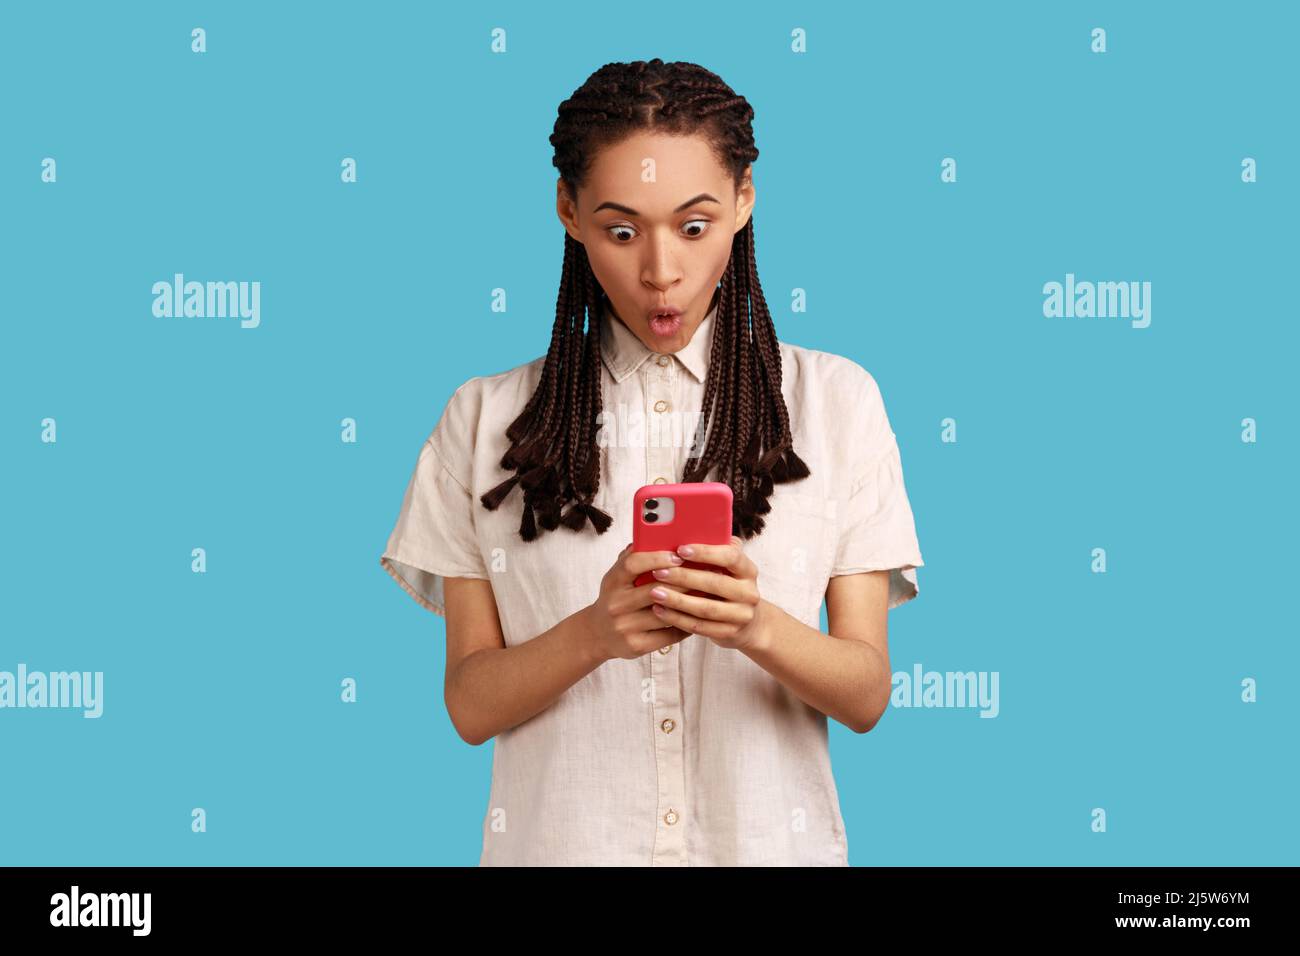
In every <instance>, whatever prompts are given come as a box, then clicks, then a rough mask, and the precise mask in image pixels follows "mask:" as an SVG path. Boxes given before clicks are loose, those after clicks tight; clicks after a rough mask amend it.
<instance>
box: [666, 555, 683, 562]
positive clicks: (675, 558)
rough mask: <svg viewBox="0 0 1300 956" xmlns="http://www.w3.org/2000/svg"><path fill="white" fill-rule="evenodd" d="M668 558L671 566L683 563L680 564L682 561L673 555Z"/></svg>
mask: <svg viewBox="0 0 1300 956" xmlns="http://www.w3.org/2000/svg"><path fill="white" fill-rule="evenodd" d="M668 558H669V560H671V561H672V563H673V564H681V563H683V562H682V559H681V558H679V557H677V555H675V554H670V555H668Z"/></svg>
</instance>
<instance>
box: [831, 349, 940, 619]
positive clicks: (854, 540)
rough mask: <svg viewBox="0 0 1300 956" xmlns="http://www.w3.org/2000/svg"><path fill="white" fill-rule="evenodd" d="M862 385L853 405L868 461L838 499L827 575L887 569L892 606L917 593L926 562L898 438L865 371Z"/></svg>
mask: <svg viewBox="0 0 1300 956" xmlns="http://www.w3.org/2000/svg"><path fill="white" fill-rule="evenodd" d="M864 374H866V373H865V372H864ZM864 388H865V392H864V398H863V401H862V403H861V404H859V405H858V406H857V409H858V411H859V412H860V413H861V414H862V415H864V416H865V419H864V423H863V426H862V429H863V434H862V439H863V440H862V447H863V448H864V449H865V451H866V454H867V455H868V456H869V457H868V459H867V462H868V463H867V464H866V465H865V466H863V467H862V469H861V471H860V472H859V473H858V474H857V476H856V477H855V478H854V479H853V480H852V482H851V484H850V486H849V493H848V499H847V502H841V506H842V507H841V511H840V514H841V515H842V516H843V520H842V521H841V522H840V536H839V542H838V544H837V546H836V551H835V563H834V564H833V565H832V567H831V574H830V576H831V577H835V576H836V575H841V574H859V573H862V572H864V571H889V572H890V574H889V609H890V610H893V609H894V608H896V607H898V606H899V605H900V604H905V603H906V602H908V601H910V600H911V599H912V598H914V597H916V595H917V593H918V592H919V584H918V582H917V576H916V569H917V568H919V567H922V566H923V565H924V562H923V561H922V560H921V548H920V544H919V543H918V541H917V538H916V525H915V522H914V521H913V518H912V505H911V502H909V501H908V498H907V489H906V487H905V486H904V483H903V463H902V458H901V456H900V453H899V448H898V440H897V438H896V437H895V435H894V432H893V430H892V429H891V428H890V425H889V418H888V416H887V415H886V413H885V406H884V402H883V400H882V399H881V397H880V391H879V388H878V387H877V386H876V383H875V380H874V379H872V378H871V377H870V376H869V375H868V376H867V377H866V382H865V385H864Z"/></svg>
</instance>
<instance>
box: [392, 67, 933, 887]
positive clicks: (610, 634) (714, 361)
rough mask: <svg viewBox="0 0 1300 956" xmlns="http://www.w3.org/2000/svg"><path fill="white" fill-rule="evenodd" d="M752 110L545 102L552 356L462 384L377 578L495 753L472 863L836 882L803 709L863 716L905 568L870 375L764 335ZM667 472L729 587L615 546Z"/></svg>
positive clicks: (878, 700)
mask: <svg viewBox="0 0 1300 956" xmlns="http://www.w3.org/2000/svg"><path fill="white" fill-rule="evenodd" d="M752 117H753V110H752V109H751V108H750V106H749V104H748V103H747V102H746V101H745V99H744V98H743V97H741V96H738V95H736V93H735V92H734V91H733V90H732V89H731V88H730V87H728V86H727V85H726V84H725V83H724V82H722V80H721V79H719V78H718V77H717V76H716V75H714V74H713V73H711V72H709V71H708V70H705V69H703V68H701V67H699V66H696V65H694V64H690V63H664V62H663V61H661V60H659V59H654V60H650V61H648V62H635V63H627V64H625V63H611V64H608V65H606V66H603V67H601V68H600V69H599V70H597V71H596V72H595V73H594V74H592V76H591V77H590V78H589V79H588V80H587V81H586V83H584V84H583V85H582V86H581V87H580V88H579V89H578V90H577V91H575V92H574V94H573V96H572V97H570V98H569V99H568V100H566V101H565V102H563V103H562V104H560V108H559V117H558V119H557V121H556V123H555V130H554V133H553V134H552V136H551V143H552V145H553V146H554V147H555V158H554V163H555V165H556V167H557V168H558V169H559V173H560V176H559V181H558V188H557V211H558V214H559V218H560V221H561V222H562V223H563V225H564V229H565V233H566V234H565V239H564V269H563V273H562V276H561V281H560V293H559V300H558V303H557V307H556V318H555V326H554V328H553V329H552V332H551V342H550V349H549V351H548V352H547V354H546V355H545V356H542V357H539V358H537V359H535V360H534V361H532V362H529V363H527V364H525V365H521V366H518V367H516V368H513V369H510V370H509V371H505V372H501V373H499V374H496V375H487V376H478V377H475V378H471V379H470V380H469V381H467V382H465V383H464V384H462V385H461V386H460V387H459V388H458V389H456V391H455V394H454V395H453V396H452V397H451V399H450V400H449V401H448V402H447V405H446V407H445V408H444V410H443V413H442V416H441V418H440V419H439V421H438V423H437V425H436V427H435V428H434V429H433V432H432V434H431V435H430V436H429V438H428V439H427V440H426V441H425V443H424V446H423V449H422V451H421V454H420V456H419V460H418V462H417V465H416V468H415V472H414V474H413V475H412V477H411V480H410V483H409V485H408V487H407V489H406V495H405V498H404V500H403V503H402V508H401V513H400V515H399V517H398V520H397V525H396V527H395V528H394V529H393V532H392V535H391V537H390V538H389V540H388V544H387V548H386V549H385V551H384V554H383V556H382V558H381V559H380V560H381V564H382V565H383V567H384V568H385V570H387V571H388V573H389V574H391V575H392V576H393V578H394V579H395V580H396V581H397V582H398V583H399V584H401V585H402V587H403V588H404V589H405V590H406V591H407V592H408V593H409V594H410V595H411V596H412V597H414V598H415V599H416V600H417V601H419V603H420V604H421V605H422V606H424V607H426V608H428V609H430V610H432V611H435V612H437V613H439V614H443V615H445V617H446V623H447V671H446V689H445V696H446V705H447V709H448V713H449V714H450V717H451V720H452V723H453V724H454V725H455V727H456V729H457V731H458V732H459V733H460V735H461V736H462V737H463V738H464V739H465V740H466V741H468V742H469V743H472V744H480V743H483V742H484V741H487V740H490V739H494V740H495V748H494V753H493V765H492V785H491V793H490V798H489V803H488V808H487V812H486V814H485V817H484V821H483V851H482V855H481V858H480V863H481V864H484V865H593V864H609V865H656V866H659V865H677V866H683V865H690V866H709V865H832V866H843V865H847V862H848V845H847V840H846V836H845V831H844V824H843V820H842V818H841V815H840V807H839V798H838V794H837V792H836V787H835V781H834V778H833V776H832V773H831V766H830V759H829V755H828V750H827V723H826V719H827V717H828V716H829V717H833V718H834V719H836V720H838V721H840V722H841V723H843V724H844V725H846V726H848V727H850V728H852V729H853V730H855V731H857V732H859V733H863V732H866V731H868V730H870V729H871V727H872V726H873V725H874V724H875V723H876V721H877V720H878V719H879V718H880V716H881V714H882V713H883V711H884V709H885V707H886V706H887V703H888V697H889V691H890V667H889V650H888V645H887V640H886V613H887V610H888V609H890V608H893V607H896V606H897V605H899V604H901V603H902V602H904V601H906V600H908V599H910V598H912V597H914V596H915V595H916V593H917V582H916V570H915V569H916V568H918V567H920V566H921V565H922V561H921V553H920V550H919V547H918V544H917V539H916V533H915V529H914V526H913V519H912V512H911V507H910V504H909V502H908V498H907V493H906V491H905V488H904V484H903V473H902V465H901V462H900V459H899V451H898V445H897V443H896V441H895V438H894V433H893V432H892V431H891V429H890V426H889V420H888V417H887V416H886V413H885V407H884V404H883V401H882V399H881V395H880V391H879V389H878V388H877V386H876V383H875V380H874V379H873V378H872V377H871V375H870V374H868V373H867V372H866V371H865V370H864V369H863V368H862V367H861V366H859V365H858V364H856V363H855V362H853V361H851V360H849V359H847V358H843V357H841V356H838V355H833V354H831V353H827V352H820V351H815V350H812V349H805V348H801V347H798V346H793V345H788V344H786V343H783V342H778V341H777V338H776V334H775V330H774V328H773V324H772V317H771V314H770V313H769V311H768V307H767V303H766V301H765V300H764V298H763V292H762V289H761V287H760V286H759V281H758V271H757V267H756V263H755V258H754V223H753V216H752V213H753V208H754V201H755V193H754V185H753V181H752V178H751V168H750V167H751V164H752V163H753V162H754V160H756V159H757V158H758V150H757V149H756V148H755V146H754V139H753V130H752V128H751V119H752ZM584 325H585V329H584ZM516 334H517V331H516ZM796 447H797V449H798V452H797V453H796ZM678 481H723V482H726V483H727V484H728V485H730V487H731V489H732V491H733V494H734V513H733V519H734V523H733V529H732V530H733V532H734V534H733V537H732V540H731V543H730V544H729V545H726V546H703V545H696V546H695V547H694V551H693V553H691V554H690V555H689V557H691V558H692V559H693V560H696V561H700V562H704V563H710V564H717V565H722V566H724V567H726V568H728V569H729V571H730V572H731V574H732V575H734V577H733V576H728V575H726V574H721V573H717V572H707V571H702V570H692V569H684V568H682V567H680V564H681V558H680V556H679V555H675V554H672V553H668V552H654V553H633V552H632V550H631V545H630V543H629V542H630V541H631V540H632V517H633V513H632V496H633V493H634V492H635V490H636V489H637V488H638V487H640V486H642V485H646V484H652V483H666V482H678ZM682 554H683V555H685V554H686V552H685V551H683V552H682ZM648 570H653V571H654V573H655V576H656V577H657V578H658V579H659V582H660V583H658V584H654V583H650V584H645V585H643V586H641V587H637V586H635V585H634V583H633V581H634V579H635V578H636V577H637V575H639V574H641V573H643V572H645V571H648ZM691 589H698V590H700V591H703V592H706V593H707V594H708V595H710V597H700V596H690V595H688V594H687V593H685V592H687V591H689V590H691ZM823 599H825V601H826V605H827V617H828V621H829V630H830V635H829V636H828V635H826V634H823V633H822V632H821V631H820V629H819V625H820V611H821V604H822V601H823Z"/></svg>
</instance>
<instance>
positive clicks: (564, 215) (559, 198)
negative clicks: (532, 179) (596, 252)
mask: <svg viewBox="0 0 1300 956" xmlns="http://www.w3.org/2000/svg"><path fill="white" fill-rule="evenodd" d="M555 214H556V215H557V216H559V217H560V222H561V223H562V224H563V225H564V231H565V232H567V233H568V234H569V235H570V236H572V237H573V241H574V242H578V243H580V242H582V235H581V233H579V231H578V209H577V207H576V206H575V205H574V204H573V200H572V199H570V198H569V191H568V190H567V189H566V188H565V187H564V177H560V178H559V179H557V180H556V181H555Z"/></svg>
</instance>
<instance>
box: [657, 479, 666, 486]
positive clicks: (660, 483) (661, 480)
mask: <svg viewBox="0 0 1300 956" xmlns="http://www.w3.org/2000/svg"><path fill="white" fill-rule="evenodd" d="M655 484H656V485H666V484H668V479H667V478H656V479H655Z"/></svg>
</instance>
